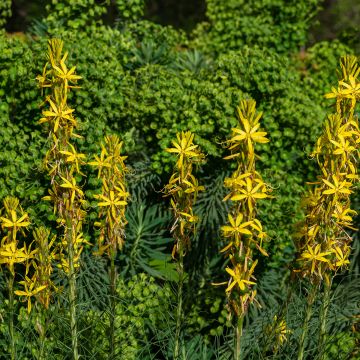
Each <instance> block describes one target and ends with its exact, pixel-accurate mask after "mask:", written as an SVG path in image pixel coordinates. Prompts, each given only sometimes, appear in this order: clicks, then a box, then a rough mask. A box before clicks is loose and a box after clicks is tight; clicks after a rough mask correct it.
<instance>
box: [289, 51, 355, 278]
mask: <svg viewBox="0 0 360 360" xmlns="http://www.w3.org/2000/svg"><path fill="white" fill-rule="evenodd" d="M359 73H360V68H359V64H358V61H357V58H356V57H353V56H346V57H343V58H342V59H341V72H339V74H340V79H339V81H338V87H337V88H335V87H334V88H332V91H331V92H330V93H328V94H326V95H325V97H326V98H328V99H336V103H335V110H336V111H335V113H333V114H331V115H329V116H328V117H327V119H326V120H325V123H324V127H323V132H322V134H321V136H320V137H319V139H318V140H317V142H316V146H315V150H314V152H313V153H312V157H314V158H315V159H316V160H317V163H318V165H319V167H320V170H321V174H320V175H319V176H318V179H317V181H316V182H314V183H312V185H315V186H313V188H312V189H310V191H309V192H308V194H307V196H306V197H305V198H304V200H303V205H304V208H305V214H306V217H305V220H304V221H303V222H302V223H301V224H300V231H299V234H298V241H297V242H296V244H297V249H298V252H299V254H300V255H299V258H298V261H299V264H300V268H299V269H298V270H297V271H299V270H300V271H301V275H302V276H303V277H307V278H309V279H310V281H311V282H312V283H314V284H319V283H321V282H322V280H325V282H326V283H327V284H329V283H330V282H331V278H332V276H333V275H335V274H336V273H337V272H338V271H339V270H341V269H343V268H346V266H347V265H348V264H349V255H350V251H351V248H350V243H351V241H352V239H351V237H350V236H349V234H348V232H347V229H354V227H353V218H354V216H355V215H356V211H355V210H353V209H351V202H350V195H351V193H352V192H353V186H354V183H355V182H358V174H357V161H358V155H359V143H360V132H359V123H358V118H357V116H356V114H355V107H356V103H357V101H359V99H360V82H359V81H358V77H359Z"/></svg>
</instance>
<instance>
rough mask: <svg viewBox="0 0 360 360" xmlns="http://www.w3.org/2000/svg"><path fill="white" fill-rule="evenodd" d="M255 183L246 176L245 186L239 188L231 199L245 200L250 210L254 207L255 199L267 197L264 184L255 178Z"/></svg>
mask: <svg viewBox="0 0 360 360" xmlns="http://www.w3.org/2000/svg"><path fill="white" fill-rule="evenodd" d="M257 182H258V183H257V184H256V185H255V186H254V183H253V181H252V180H251V179H250V178H246V183H245V184H246V187H245V188H244V189H239V190H238V192H239V193H238V194H236V195H234V196H232V197H231V200H233V201H241V200H244V199H245V200H247V204H248V207H249V210H250V212H252V211H253V209H254V205H253V204H254V203H255V201H256V200H255V199H265V198H267V197H269V196H268V195H267V194H266V193H265V192H264V190H266V187H265V184H264V183H263V182H262V181H261V180H257Z"/></svg>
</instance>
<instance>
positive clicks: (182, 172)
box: [164, 131, 205, 360]
mask: <svg viewBox="0 0 360 360" xmlns="http://www.w3.org/2000/svg"><path fill="white" fill-rule="evenodd" d="M193 140H194V134H192V133H191V132H190V131H187V132H181V133H178V134H177V135H176V140H174V141H172V144H173V147H172V148H168V149H166V151H167V152H169V153H172V154H176V156H177V162H176V165H175V169H174V173H173V174H172V175H171V177H170V180H169V183H168V184H167V185H166V186H165V188H164V192H165V196H170V197H171V199H170V203H171V207H172V212H173V214H174V223H173V226H172V228H171V232H172V234H173V237H174V239H175V244H174V247H173V251H172V256H173V258H176V260H177V271H178V275H179V281H178V292H177V312H176V330H175V345H174V360H178V359H179V357H180V349H181V342H182V340H181V339H182V324H183V317H184V316H183V286H184V281H185V270H184V257H185V255H186V253H187V252H188V251H189V250H190V245H191V238H192V237H193V236H194V234H195V231H196V223H197V222H198V217H197V216H196V215H195V214H194V212H193V206H194V204H195V202H196V198H197V195H198V193H199V191H204V187H203V186H199V184H198V181H197V179H196V178H195V176H194V175H193V167H194V165H195V164H199V163H201V162H202V161H203V160H204V158H205V155H204V154H203V153H201V151H200V149H199V147H198V145H195V144H194V142H193Z"/></svg>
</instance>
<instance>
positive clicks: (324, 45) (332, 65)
mask: <svg viewBox="0 0 360 360" xmlns="http://www.w3.org/2000/svg"><path fill="white" fill-rule="evenodd" d="M344 54H349V55H350V54H353V50H352V49H351V48H350V47H348V46H346V45H345V44H343V43H341V42H340V41H339V40H334V41H322V42H318V43H316V44H315V45H313V46H312V47H310V48H309V49H307V51H306V52H305V53H304V54H303V56H302V58H300V59H299V70H300V73H301V75H302V76H303V82H304V85H305V86H306V93H308V94H309V95H310V94H311V96H312V98H313V99H314V101H315V102H316V103H317V104H321V105H322V106H323V107H326V106H327V105H328V101H327V100H325V99H324V96H323V95H324V94H323V93H324V89H329V85H330V84H335V83H336V81H337V77H336V73H335V72H334V69H337V68H338V65H339V59H340V57H341V56H343V55H344Z"/></svg>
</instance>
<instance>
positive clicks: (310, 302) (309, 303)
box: [297, 284, 317, 360]
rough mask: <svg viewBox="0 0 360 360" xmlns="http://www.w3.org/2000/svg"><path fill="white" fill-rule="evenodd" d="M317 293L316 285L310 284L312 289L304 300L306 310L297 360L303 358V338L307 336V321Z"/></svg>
mask: <svg viewBox="0 0 360 360" xmlns="http://www.w3.org/2000/svg"><path fill="white" fill-rule="evenodd" d="M316 293H317V285H316V284H315V285H312V289H311V291H310V293H309V295H308V297H307V301H306V310H305V318H304V322H303V328H302V333H301V337H300V344H299V350H298V357H297V359H298V360H303V358H304V350H305V340H306V337H307V333H308V329H309V321H310V319H311V315H312V310H313V304H314V301H315V297H316Z"/></svg>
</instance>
